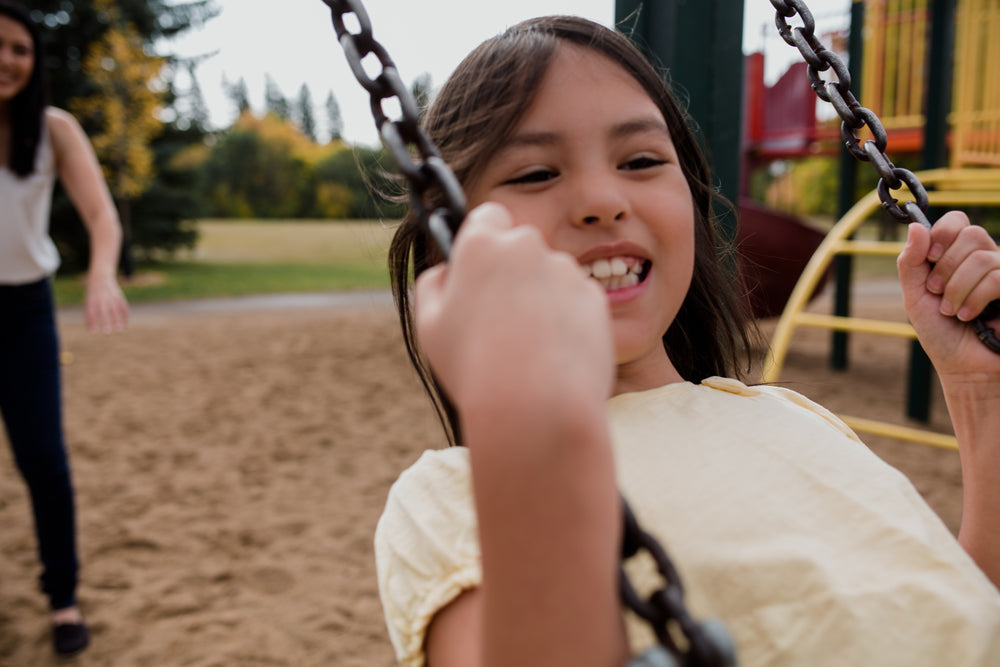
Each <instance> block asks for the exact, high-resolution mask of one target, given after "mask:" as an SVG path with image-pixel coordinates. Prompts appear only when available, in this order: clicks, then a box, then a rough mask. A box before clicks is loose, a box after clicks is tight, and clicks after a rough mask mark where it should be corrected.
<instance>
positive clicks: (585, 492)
mask: <svg viewBox="0 0 1000 667" xmlns="http://www.w3.org/2000/svg"><path fill="white" fill-rule="evenodd" d="M561 399H566V402H565V403H564V405H565V406H566V407H565V408H563V409H562V410H558V409H557V410H552V411H550V410H546V411H545V412H544V413H541V412H530V411H529V412H527V413H526V412H524V411H522V410H517V411H511V412H508V413H507V414H495V413H494V414H488V413H491V412H493V411H494V410H495V409H496V408H495V405H494V406H489V407H486V409H484V410H482V411H476V410H473V412H478V414H476V415H474V416H471V418H469V419H463V429H464V432H465V433H466V437H467V440H468V445H469V448H470V454H471V459H472V468H473V480H474V482H473V484H474V491H475V499H476V510H477V514H478V517H479V531H480V541H481V545H482V553H483V583H482V589H481V590H482V594H483V646H482V647H481V650H482V653H481V655H482V656H483V665H487V666H492V665H505V666H506V665H518V666H528V665H546V666H550V665H574V666H581V665H595V666H596V665H600V666H602V667H607V666H608V665H613V664H621V663H622V662H623V661H624V659H625V657H626V655H627V647H626V642H625V635H624V627H623V624H622V620H621V619H622V615H621V604H620V601H619V599H618V589H617V581H618V580H617V566H618V561H619V552H620V546H619V545H620V531H621V507H620V504H619V497H618V492H617V490H616V483H615V478H614V462H613V458H612V453H611V446H610V438H609V435H608V431H607V424H606V417H605V407H604V404H603V402H596V401H595V402H594V403H595V404H594V405H589V404H588V403H587V401H586V400H580V401H575V400H573V398H572V397H567V396H562V397H561ZM529 402H530V401H529ZM535 406H536V407H537V403H536V404H535ZM526 414H527V415H532V414H534V415H537V417H538V418H537V419H533V418H532V417H530V416H528V417H525V415H526ZM513 415H519V416H518V417H517V418H513ZM463 417H465V415H463ZM580 637H586V638H587V641H585V642H581V641H580Z"/></svg>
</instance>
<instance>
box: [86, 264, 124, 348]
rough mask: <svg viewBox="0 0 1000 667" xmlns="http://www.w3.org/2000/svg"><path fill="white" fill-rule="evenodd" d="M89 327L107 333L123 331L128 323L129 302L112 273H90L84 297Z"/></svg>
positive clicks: (94, 330) (95, 331)
mask: <svg viewBox="0 0 1000 667" xmlns="http://www.w3.org/2000/svg"><path fill="white" fill-rule="evenodd" d="M83 309H84V314H85V316H86V321H87V328H88V329H89V330H90V331H92V332H94V333H98V332H103V333H106V334H109V333H113V332H117V331H122V330H124V329H125V325H126V324H128V303H127V302H126V301H125V295H124V294H122V290H121V287H119V286H118V281H117V280H115V277H114V275H112V274H93V273H92V274H88V275H87V294H86V297H85V299H84V306H83Z"/></svg>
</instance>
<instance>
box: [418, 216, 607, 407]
mask: <svg viewBox="0 0 1000 667" xmlns="http://www.w3.org/2000/svg"><path fill="white" fill-rule="evenodd" d="M415 301H416V327H417V334H418V337H419V340H420V345H421V348H422V349H423V350H424V352H425V354H426V355H427V357H428V359H429V361H430V363H431V367H432V368H433V369H434V372H435V374H436V375H437V377H438V379H439V380H440V381H441V383H442V385H443V386H444V388H445V390H446V391H447V392H448V394H449V396H450V397H451V399H452V400H453V401H454V402H455V403H456V405H457V406H458V407H459V409H460V411H461V412H466V411H467V410H468V409H470V408H489V406H491V405H496V406H497V407H500V405H499V404H501V403H503V404H506V405H507V407H508V408H510V407H511V404H512V403H516V404H517V408H518V409H520V410H522V411H524V410H531V409H537V410H539V411H544V410H546V409H550V408H551V406H552V404H553V403H559V402H563V403H566V402H571V401H578V402H577V404H576V409H580V408H582V407H584V406H590V405H594V403H593V402H592V401H599V403H598V405H603V401H604V400H605V399H607V397H608V396H609V395H610V393H611V387H612V382H613V377H614V358H615V357H614V344H613V340H612V333H611V322H610V315H609V311H608V306H607V300H606V297H605V295H604V293H603V291H602V290H601V289H600V287H599V286H598V285H597V284H596V283H594V282H593V281H592V280H589V279H588V278H586V277H585V276H584V274H583V272H582V271H581V269H580V267H579V265H578V264H577V262H576V260H575V259H574V258H573V257H571V256H569V255H567V254H565V253H560V252H554V251H552V250H551V249H550V248H549V247H548V246H547V245H546V243H545V241H544V239H543V238H542V236H541V234H540V233H539V232H538V231H537V230H536V229H535V228H534V227H532V226H530V225H521V226H516V225H515V224H514V221H513V220H512V219H511V216H510V214H509V213H508V211H507V210H506V209H505V208H504V207H502V206H500V205H498V204H492V203H487V204H483V205H482V206H479V207H478V208H476V209H474V210H473V211H472V212H471V213H470V214H469V215H468V217H467V219H466V221H465V223H464V224H463V225H462V228H461V231H460V232H459V233H458V235H457V237H456V239H455V245H454V247H453V249H452V253H451V258H450V260H449V262H448V263H447V264H441V265H438V266H435V267H433V268H431V269H429V270H427V271H426V272H424V273H423V274H422V275H421V276H420V278H419V279H418V280H417V283H416V290H415Z"/></svg>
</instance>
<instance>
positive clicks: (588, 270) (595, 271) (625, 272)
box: [581, 257, 644, 292]
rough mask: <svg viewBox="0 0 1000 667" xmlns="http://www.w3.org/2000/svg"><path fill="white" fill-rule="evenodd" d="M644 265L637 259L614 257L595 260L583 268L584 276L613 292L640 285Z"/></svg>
mask: <svg viewBox="0 0 1000 667" xmlns="http://www.w3.org/2000/svg"><path fill="white" fill-rule="evenodd" d="M643 265H644V262H643V261H642V260H641V259H638V258H636V257H612V258H611V259H598V260H595V261H594V262H592V263H591V264H590V265H589V266H583V267H581V268H582V269H583V273H584V275H586V276H589V277H592V278H594V279H595V280H597V282H599V283H601V285H602V286H603V287H604V289H605V290H606V291H609V292H611V291H614V290H618V289H624V288H626V287H633V286H634V285H638V284H639V275H640V274H641V273H642V268H643Z"/></svg>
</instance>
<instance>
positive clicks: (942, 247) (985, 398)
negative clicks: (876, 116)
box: [897, 212, 1000, 587]
mask: <svg viewBox="0 0 1000 667" xmlns="http://www.w3.org/2000/svg"><path fill="white" fill-rule="evenodd" d="M897 264H898V267H899V275H900V280H901V282H902V285H903V301H904V305H905V306H906V311H907V314H908V315H909V317H910V321H911V322H912V323H913V327H914V328H915V329H916V331H917V335H918V337H919V338H920V342H921V344H922V345H923V346H924V349H925V350H926V352H927V354H928V356H929V357H930V359H931V361H932V362H933V363H934V367H935V369H936V370H937V373H938V376H939V378H940V380H941V386H942V388H943V390H944V396H945V400H946V402H947V404H948V412H949V413H950V415H951V419H952V423H953V425H954V427H955V435H956V437H957V439H958V444H959V452H960V456H961V461H962V481H963V497H962V525H961V528H960V530H959V541H960V542H961V543H962V546H964V547H965V549H966V550H967V551H968V552H969V554H970V555H971V556H972V557H973V559H975V561H976V562H977V563H978V564H979V566H980V567H981V568H982V569H983V571H984V572H985V573H986V575H987V576H988V577H989V578H990V579H991V580H992V581H993V583H994V584H996V585H997V586H998V587H1000V355H998V354H996V353H994V352H992V351H990V350H989V349H987V348H986V346H985V345H983V344H982V342H980V341H979V339H978V338H977V337H976V335H975V332H974V331H973V329H972V327H971V326H969V325H968V324H966V322H968V321H969V320H971V319H973V318H975V317H977V316H978V315H979V314H980V313H981V312H982V310H983V308H985V307H986V305H987V304H988V303H989V302H990V301H992V300H994V299H998V298H1000V252H997V246H996V244H995V243H994V242H993V240H992V239H991V238H990V236H989V234H988V233H987V232H986V231H985V230H984V229H983V228H982V227H979V226H975V225H970V224H969V220H968V218H967V217H966V216H965V215H964V214H963V213H959V212H951V213H948V214H946V215H945V216H943V217H942V218H941V219H940V220H939V221H938V222H937V223H936V224H934V226H933V228H932V229H931V230H930V231H928V230H926V229H924V228H923V227H921V226H920V225H919V224H916V223H914V224H911V225H910V229H909V234H908V237H907V245H906V248H905V249H904V250H903V252H902V253H901V254H900V256H899V260H898V263H897ZM955 314H957V315H958V317H957V318H956V317H953V315H955ZM989 324H990V325H991V326H992V327H993V328H994V330H997V331H1000V318H994V319H993V321H992V322H990V323H989Z"/></svg>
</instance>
